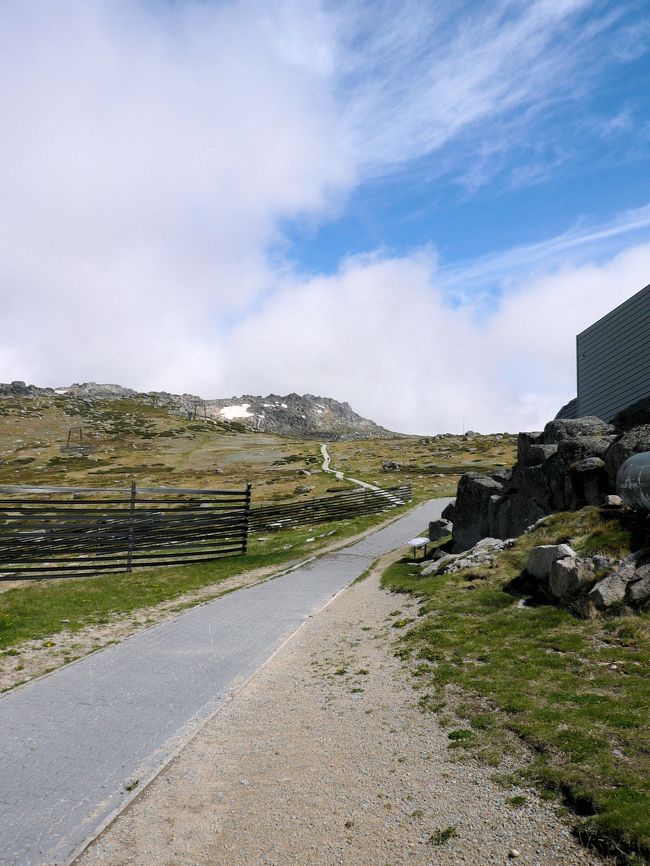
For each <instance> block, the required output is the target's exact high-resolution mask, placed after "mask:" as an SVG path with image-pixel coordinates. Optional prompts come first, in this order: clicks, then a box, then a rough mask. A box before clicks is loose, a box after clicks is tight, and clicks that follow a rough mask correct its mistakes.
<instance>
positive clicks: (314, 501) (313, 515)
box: [311, 496, 316, 526]
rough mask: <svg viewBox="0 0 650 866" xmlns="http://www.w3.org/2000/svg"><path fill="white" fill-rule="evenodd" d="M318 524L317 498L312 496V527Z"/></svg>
mask: <svg viewBox="0 0 650 866" xmlns="http://www.w3.org/2000/svg"><path fill="white" fill-rule="evenodd" d="M314 523H316V497H315V496H312V498H311V525H312V526H313V525H314Z"/></svg>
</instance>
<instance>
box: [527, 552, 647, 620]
mask: <svg viewBox="0 0 650 866" xmlns="http://www.w3.org/2000/svg"><path fill="white" fill-rule="evenodd" d="M526 572H527V574H528V576H529V577H530V578H533V579H534V581H535V582H536V586H537V589H538V590H539V591H540V592H541V593H543V594H544V595H546V596H547V597H548V598H549V599H550V600H551V601H553V602H555V603H556V604H561V605H563V606H565V607H569V608H570V609H572V610H573V611H574V612H576V613H578V614H580V615H581V616H586V617H591V616H594V615H596V614H598V613H599V612H603V611H607V610H609V609H611V608H620V607H621V606H627V607H631V608H636V609H639V608H643V607H645V606H647V605H648V603H650V550H640V551H636V552H635V553H631V554H630V555H629V556H627V557H625V559H622V560H620V561H619V560H614V559H609V558H608V557H605V556H593V557H581V556H578V555H577V554H576V552H575V551H574V550H572V549H571V548H570V547H569V546H568V545H567V544H544V545H540V546H539V547H533V548H532V550H531V551H530V552H529V554H528V562H527V565H526Z"/></svg>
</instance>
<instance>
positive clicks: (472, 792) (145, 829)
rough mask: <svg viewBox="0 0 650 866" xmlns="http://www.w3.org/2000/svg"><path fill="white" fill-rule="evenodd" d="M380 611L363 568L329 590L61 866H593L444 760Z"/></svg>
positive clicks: (495, 789)
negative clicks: (318, 607)
mask: <svg viewBox="0 0 650 866" xmlns="http://www.w3.org/2000/svg"><path fill="white" fill-rule="evenodd" d="M396 609H399V610H400V611H402V612H403V613H404V614H405V615H407V614H408V613H412V611H413V609H414V603H413V601H412V600H410V599H405V597H404V596H395V595H390V594H389V593H386V592H384V591H382V590H380V589H379V581H378V570H376V571H374V572H373V573H372V574H371V575H370V577H368V578H367V579H366V580H364V581H362V582H360V583H357V584H355V585H353V586H352V587H350V588H349V589H347V590H345V591H344V592H343V593H341V594H339V595H338V596H337V597H336V598H335V599H334V601H333V602H332V603H331V604H330V605H329V606H328V607H326V608H325V609H324V610H323V611H321V612H320V613H319V614H318V615H317V616H315V617H313V618H311V619H310V620H308V621H307V623H306V624H305V625H303V626H302V627H301V629H300V630H299V631H298V632H297V634H296V635H295V636H294V637H293V638H292V639H291V640H290V641H289V643H287V644H286V645H285V646H284V647H283V648H282V649H281V650H280V651H279V652H278V653H277V654H276V655H275V656H274V657H273V658H272V659H271V660H270V661H269V662H268V663H267V664H266V665H265V666H264V667H263V668H262V669H261V671H259V672H258V674H257V675H256V676H255V677H254V678H253V680H251V681H250V682H249V684H248V685H247V686H246V687H245V688H244V689H242V690H241V691H240V692H239V693H237V694H236V695H235V696H234V697H233V698H232V699H231V700H230V701H229V702H228V703H227V704H226V705H225V706H224V707H223V708H222V710H221V711H220V712H219V713H218V715H216V716H214V717H213V718H212V720H211V721H210V722H209V723H208V724H207V725H206V726H205V727H204V728H203V729H202V730H201V732H200V733H199V734H198V735H197V736H196V737H195V738H194V739H193V740H192V741H191V743H190V744H189V745H188V746H186V748H185V749H184V750H183V751H182V752H181V753H180V754H179V755H178V756H177V757H176V758H175V759H174V760H173V762H172V763H171V764H169V765H168V766H167V768H166V769H165V770H164V771H163V772H162V773H161V774H160V775H159V776H158V777H157V778H156V779H155V780H154V782H152V784H151V785H150V786H149V787H148V788H147V789H146V790H145V791H143V792H142V794H141V795H140V796H139V797H138V798H137V799H136V800H134V801H133V802H132V803H131V805H130V806H129V807H128V809H127V810H126V811H124V812H123V813H122V814H121V816H120V817H119V818H118V819H117V820H116V821H115V822H114V823H113V824H112V825H111V826H110V827H109V828H108V829H107V830H106V831H105V832H104V834H103V835H102V836H101V837H100V838H99V839H98V840H97V841H96V842H95V843H94V844H93V845H92V846H91V847H90V848H89V849H88V850H87V851H86V852H84V854H82V855H81V857H80V858H79V859H78V860H77V861H76V863H77V866H100V864H101V866H124V864H127V863H129V864H130V863H137V864H138V866H154V864H155V866H253V864H255V866H334V864H345V866H407V864H408V866H420V864H421V866H424V864H449V866H452V864H473V866H483V864H495V863H496V864H506V863H510V862H516V863H522V864H531V866H532V864H536V866H558V864H562V866H587V864H592V866H597V864H602V863H603V862H604V861H602V860H600V859H598V858H597V857H595V856H593V855H592V854H591V853H590V852H588V851H586V850H585V849H583V848H581V847H580V846H579V845H578V844H577V843H576V842H574V840H573V838H572V837H571V835H570V832H569V830H568V829H567V827H566V825H565V824H564V823H563V822H562V820H561V819H560V818H559V817H558V816H557V814H556V811H555V808H554V807H553V806H552V805H549V804H547V803H544V802H542V801H541V800H539V799H538V798H537V797H536V795H535V794H534V793H533V792H530V791H521V790H518V789H512V788H511V789H505V788H503V787H500V786H498V785H497V784H495V783H494V782H492V781H491V779H490V777H491V775H492V774H493V772H494V771H493V770H489V769H486V768H483V767H480V766H477V765H475V764H473V763H471V762H465V763H460V762H458V761H456V760H454V759H453V756H454V754H455V753H451V752H450V751H449V749H448V743H449V740H448V737H447V732H446V731H445V730H444V729H443V728H441V727H440V725H439V724H438V723H437V722H436V719H435V717H434V716H433V715H430V714H423V713H421V712H420V711H419V710H418V709H417V706H416V699H417V692H414V691H413V689H412V688H411V685H410V677H409V676H408V673H407V671H406V670H405V668H404V667H402V665H401V663H400V662H399V661H398V660H397V659H396V658H395V657H394V655H393V648H392V646H391V641H392V639H393V638H394V637H395V634H396V632H395V629H392V628H391V627H390V622H391V621H392V619H394V617H392V618H391V617H390V616H389V614H391V612H392V613H394V611H395V610H396ZM513 795H522V796H524V797H525V798H526V803H525V805H524V806H522V807H520V808H513V807H512V806H511V805H508V803H507V799H508V798H511V797H512V796H513ZM445 831H447V833H445ZM445 836H449V837H450V838H447V839H445ZM516 852H518V854H517V853H516Z"/></svg>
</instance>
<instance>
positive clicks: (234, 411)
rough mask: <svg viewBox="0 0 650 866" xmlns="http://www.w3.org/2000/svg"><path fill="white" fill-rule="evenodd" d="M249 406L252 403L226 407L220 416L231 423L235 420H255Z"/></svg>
mask: <svg viewBox="0 0 650 866" xmlns="http://www.w3.org/2000/svg"><path fill="white" fill-rule="evenodd" d="M249 406H250V403H242V404H241V406H224V407H223V409H221V410H220V412H219V414H220V415H223V417H224V418H227V419H228V420H229V421H232V419H233V418H253V417H254V415H253V413H252V412H249V411H248V409H249Z"/></svg>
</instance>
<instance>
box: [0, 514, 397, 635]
mask: <svg viewBox="0 0 650 866" xmlns="http://www.w3.org/2000/svg"><path fill="white" fill-rule="evenodd" d="M405 510H406V509H405V508H403V509H395V511H394V512H391V514H390V516H391V517H393V516H398V515H399V514H400V513H402V512H403V511H405ZM386 516H387V515H385V514H380V515H372V516H369V517H359V518H355V519H354V520H347V521H341V522H337V523H323V524H319V525H317V526H308V527H300V528H299V529H293V530H286V531H282V532H276V533H272V534H271V535H269V536H266V538H267V539H268V541H266V542H264V541H261V540H260V537H259V536H256V535H253V536H250V540H249V553H248V554H247V555H246V556H245V557H229V558H224V559H216V560H214V561H212V562H204V563H196V564H194V565H183V566H170V567H161V568H146V569H145V568H143V569H136V570H135V571H133V572H132V573H131V574H126V573H120V574H101V575H98V576H96V577H86V578H67V579H65V580H41V581H30V582H29V583H27V584H25V585H23V586H19V587H17V588H15V589H10V590H7V591H6V592H3V593H0V650H7V649H10V648H14V647H16V646H19V645H20V644H21V643H22V642H24V641H27V640H35V639H39V640H40V639H45V638H47V637H49V636H50V635H52V634H55V633H56V632H58V631H61V630H63V629H66V630H69V631H73V632H74V631H78V630H79V629H81V628H83V627H84V626H87V625H93V624H103V623H107V622H109V621H111V618H113V617H115V616H116V615H118V616H122V615H123V616H125V617H126V616H127V615H128V614H129V613H130V612H131V611H134V610H137V609H138V608H146V607H152V606H154V605H157V604H160V603H161V602H165V601H169V600H171V599H174V598H177V597H178V596H180V595H183V594H185V593H188V592H192V591H193V590H198V589H201V588H203V587H206V586H211V585H214V586H215V594H216V593H218V592H219V587H218V585H219V583H221V582H223V581H224V580H225V579H226V578H229V577H233V576H236V575H239V574H244V573H246V572H248V571H251V570H253V569H256V568H263V567H268V566H278V568H280V567H281V566H282V565H283V564H284V563H287V562H289V561H292V560H295V559H299V558H303V557H308V556H312V555H314V553H316V552H317V551H318V548H319V547H323V546H325V545H327V544H331V543H332V542H336V541H339V540H344V539H345V538H346V537H349V536H351V535H355V534H357V533H358V532H362V531H363V530H365V529H367V528H369V527H371V526H373V525H376V524H378V523H381V522H383V521H384V520H385V519H386ZM331 529H336V535H333V536H330V537H327V538H318V537H317V536H319V535H324V534H325V533H326V532H328V531H329V530H331ZM262 537H264V536H262ZM311 537H316V543H307V541H306V539H307V538H311Z"/></svg>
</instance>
